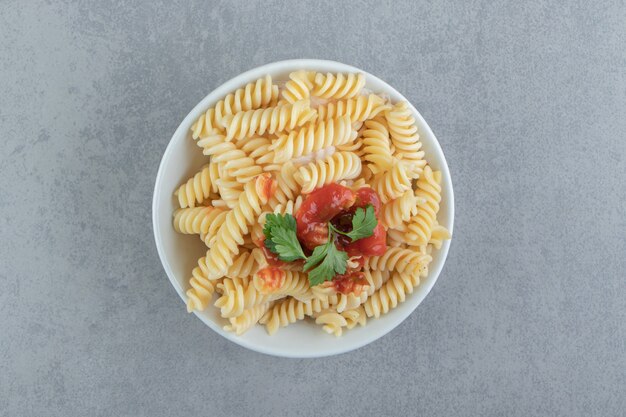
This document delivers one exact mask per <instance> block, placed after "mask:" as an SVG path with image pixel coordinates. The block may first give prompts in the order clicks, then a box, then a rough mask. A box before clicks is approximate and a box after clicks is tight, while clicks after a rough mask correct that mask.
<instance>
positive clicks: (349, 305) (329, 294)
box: [311, 281, 369, 313]
mask: <svg viewBox="0 0 626 417" xmlns="http://www.w3.org/2000/svg"><path fill="white" fill-rule="evenodd" d="M311 292H312V295H313V297H315V298H316V299H318V300H324V301H327V302H328V304H330V305H332V306H333V307H334V308H335V309H336V310H337V312H339V313H341V312H342V311H344V310H351V309H353V308H356V307H358V306H360V305H361V304H363V303H364V302H365V301H366V300H367V297H368V292H369V286H367V285H364V286H361V287H358V288H357V289H356V290H355V291H354V292H351V293H348V294H342V293H339V292H337V291H336V290H335V288H334V286H332V284H330V282H329V281H326V282H325V283H323V284H320V285H316V286H314V287H311Z"/></svg>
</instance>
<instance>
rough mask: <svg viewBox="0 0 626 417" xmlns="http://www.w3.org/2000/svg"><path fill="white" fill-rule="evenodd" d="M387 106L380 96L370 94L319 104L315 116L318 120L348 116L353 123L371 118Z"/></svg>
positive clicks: (387, 107)
mask: <svg viewBox="0 0 626 417" xmlns="http://www.w3.org/2000/svg"><path fill="white" fill-rule="evenodd" d="M389 108H390V106H389V105H388V104H386V103H385V100H384V99H383V98H382V97H380V96H377V95H376V94H370V95H369V96H358V97H354V98H350V99H346V100H337V101H331V102H330V103H328V104H321V105H320V106H318V107H317V117H318V119H319V120H330V119H333V118H335V117H341V116H349V118H350V121H351V122H352V123H355V122H363V121H365V120H368V119H373V118H374V117H375V116H376V115H378V114H379V113H380V112H383V111H385V110H387V109H389Z"/></svg>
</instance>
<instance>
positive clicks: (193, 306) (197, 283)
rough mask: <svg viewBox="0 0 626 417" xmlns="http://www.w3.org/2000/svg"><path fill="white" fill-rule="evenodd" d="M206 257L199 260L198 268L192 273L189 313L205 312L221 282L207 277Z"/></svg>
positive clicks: (188, 301) (188, 299)
mask: <svg viewBox="0 0 626 417" xmlns="http://www.w3.org/2000/svg"><path fill="white" fill-rule="evenodd" d="M207 273H208V268H207V266H206V257H205V256H203V257H202V258H200V259H198V266H196V267H195V268H194V269H193V270H192V271H191V278H190V279H189V286H190V287H191V288H190V289H188V290H187V292H186V294H187V312H189V313H191V312H192V311H194V310H196V311H203V310H204V309H206V308H207V306H208V305H209V301H211V297H213V293H214V292H215V288H216V285H217V284H219V281H212V280H210V279H209V278H208V276H207Z"/></svg>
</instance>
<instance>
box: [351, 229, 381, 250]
mask: <svg viewBox="0 0 626 417" xmlns="http://www.w3.org/2000/svg"><path fill="white" fill-rule="evenodd" d="M353 245H354V246H356V247H357V248H358V251H359V252H361V253H362V254H363V255H366V256H380V255H384V254H385V251H386V250H387V231H386V230H385V228H384V227H383V225H382V224H380V223H378V224H377V225H376V227H375V228H374V234H372V236H370V237H364V238H363V239H359V240H357V241H356V242H354V243H351V244H350V246H353Z"/></svg>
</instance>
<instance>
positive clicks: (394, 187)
mask: <svg viewBox="0 0 626 417" xmlns="http://www.w3.org/2000/svg"><path fill="white" fill-rule="evenodd" d="M407 172H408V170H407V166H406V164H404V163H402V161H399V160H397V159H395V160H394V161H393V163H392V166H391V168H390V169H389V170H388V171H384V172H381V173H379V174H378V175H375V176H374V179H373V180H372V181H371V185H372V188H373V189H374V190H376V192H377V193H378V195H379V196H380V199H381V201H382V202H383V203H387V202H388V201H390V200H394V199H396V198H398V197H400V196H401V195H402V194H404V192H405V191H407V190H410V189H411V179H410V178H409V176H408V174H407Z"/></svg>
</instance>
